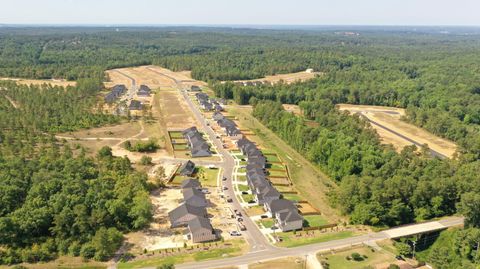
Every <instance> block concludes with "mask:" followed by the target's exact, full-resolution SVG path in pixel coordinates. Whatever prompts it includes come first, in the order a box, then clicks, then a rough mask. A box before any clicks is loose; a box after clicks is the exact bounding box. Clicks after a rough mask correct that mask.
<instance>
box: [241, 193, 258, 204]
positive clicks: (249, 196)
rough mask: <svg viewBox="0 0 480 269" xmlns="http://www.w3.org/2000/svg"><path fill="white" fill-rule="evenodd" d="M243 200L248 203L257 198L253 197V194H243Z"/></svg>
mask: <svg viewBox="0 0 480 269" xmlns="http://www.w3.org/2000/svg"><path fill="white" fill-rule="evenodd" d="M242 198H243V200H244V201H245V202H246V203H248V202H250V201H254V200H255V196H253V194H242Z"/></svg>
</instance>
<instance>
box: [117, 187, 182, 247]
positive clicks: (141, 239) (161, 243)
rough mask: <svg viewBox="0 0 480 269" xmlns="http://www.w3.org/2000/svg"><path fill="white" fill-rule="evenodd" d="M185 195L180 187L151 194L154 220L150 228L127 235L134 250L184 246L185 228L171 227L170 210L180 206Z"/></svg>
mask: <svg viewBox="0 0 480 269" xmlns="http://www.w3.org/2000/svg"><path fill="white" fill-rule="evenodd" d="M182 199H183V196H182V192H181V190H180V189H179V188H171V189H161V190H156V191H154V192H153V193H152V194H151V195H150V200H151V202H152V205H153V208H154V211H153V212H154V215H153V218H154V221H153V222H152V223H151V224H150V227H149V228H148V229H145V230H143V231H139V232H135V233H130V234H127V235H126V238H127V242H128V243H130V244H132V245H133V250H134V251H135V250H136V251H142V250H143V249H147V250H156V249H164V248H174V247H183V244H184V243H185V242H186V240H185V239H184V237H183V231H184V230H185V228H175V229H173V228H170V222H169V220H168V212H169V211H171V210H173V209H175V208H176V207H178V205H179V204H180V202H181V201H182Z"/></svg>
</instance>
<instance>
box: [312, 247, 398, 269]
mask: <svg viewBox="0 0 480 269" xmlns="http://www.w3.org/2000/svg"><path fill="white" fill-rule="evenodd" d="M352 253H358V254H360V255H361V256H362V259H363V260H360V261H354V260H353V259H350V260H348V259H347V257H350V258H351V255H352ZM317 257H318V259H319V260H323V261H325V262H327V263H328V264H329V267H330V268H332V269H335V268H349V269H363V268H367V267H368V266H375V265H377V264H380V263H382V264H383V263H394V262H395V258H394V255H393V254H392V253H389V252H386V251H372V249H371V248H368V247H359V248H355V249H351V250H346V251H341V252H338V253H336V254H334V255H323V256H322V254H318V255H317Z"/></svg>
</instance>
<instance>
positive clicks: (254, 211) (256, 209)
mask: <svg viewBox="0 0 480 269" xmlns="http://www.w3.org/2000/svg"><path fill="white" fill-rule="evenodd" d="M245 213H247V215H249V216H257V215H261V214H264V213H265V210H264V209H263V206H260V205H256V206H252V207H248V208H245Z"/></svg>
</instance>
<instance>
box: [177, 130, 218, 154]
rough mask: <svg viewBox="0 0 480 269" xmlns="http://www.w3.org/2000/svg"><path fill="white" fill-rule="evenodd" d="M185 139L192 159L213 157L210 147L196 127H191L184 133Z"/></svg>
mask: <svg viewBox="0 0 480 269" xmlns="http://www.w3.org/2000/svg"><path fill="white" fill-rule="evenodd" d="M182 134H183V137H184V138H185V139H186V140H187V141H188V147H189V149H190V152H191V154H192V157H209V156H212V152H211V151H210V145H209V144H208V143H207V141H206V140H205V139H204V138H203V136H202V134H200V133H199V132H198V130H197V128H196V127H190V128H188V129H186V130H184V131H183V132H182Z"/></svg>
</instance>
